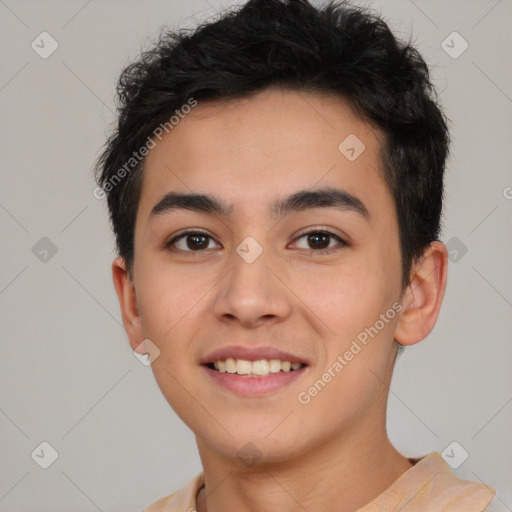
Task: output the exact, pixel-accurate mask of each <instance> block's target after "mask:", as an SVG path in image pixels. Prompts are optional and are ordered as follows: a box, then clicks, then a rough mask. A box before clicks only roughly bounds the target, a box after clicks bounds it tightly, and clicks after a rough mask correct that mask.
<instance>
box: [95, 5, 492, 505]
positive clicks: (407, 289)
mask: <svg viewBox="0 0 512 512" xmlns="http://www.w3.org/2000/svg"><path fill="white" fill-rule="evenodd" d="M118 92H119V95H120V99H121V106H120V117H119V125H118V128H117V130H116V131H115V133H114V134H113V135H112V136H111V138H110V139H109V141H108V144H107V147H106V149H105V152H104V153H103V155H102V156H101V157H100V159H99V160H98V184H99V185H100V186H101V187H102V189H103V190H104V191H105V193H106V194H107V197H108V205H109V209H110V215H111V220H112V223H113V227H114V230H115V234H116V239H117V247H118V251H119V257H117V258H116V259H115V261H114V262H113V265H112V270H113V278H114V284H115V288H116V291H117V294H118V297H119V302H120V306H121V311H122V318H123V323H124V326H125V328H126V332H127V334H128V337H129V340H130V346H131V348H132V349H133V350H134V351H136V352H139V353H141V354H142V353H147V354H148V357H149V360H150V362H151V364H152V369H153V372H154V375H155V378H156V381H157V383H158V385H159V387H160V389H161V390H162V393H163V394H164V396H165V398H166V399H167V400H168V402H169V404H170V405H171V407H172V408H173V409H174V410H175V411H176V413H177V414H178V415H179V416H180V417H181V418H182V420H183V421H184V422H185V423H186V424H187V425H188V426H189V427H190V428H191V429H192V431H193V432H194V434H195V436H196V440H197V446H198V450H199V454H200V457H201V461H202V464H203V471H202V472H201V473H200V474H199V475H197V476H196V477H195V478H194V479H193V480H192V481H191V482H190V483H189V484H188V485H187V486H186V487H184V488H182V489H180V490H179V491H177V492H175V493H174V494H172V495H171V496H167V497H165V498H162V499H161V500H159V501H157V502H156V503H154V504H153V505H151V506H150V507H149V508H147V509H146V510H147V511H153V512H154V511H163V510H166V511H171V510H173V511H178V510H179V511H183V512H185V511H187V510H197V511H199V512H206V511H207V512H221V511H227V510H254V511H256V510H258V511H263V510H279V511H281V512H288V511H290V512H291V511H292V510H293V511H294V510H307V511H310V512H313V511H320V510H322V511H326V512H331V511H332V512H334V511H336V512H354V511H356V510H357V511H359V512H363V511H364V512H370V511H371V512H374V511H384V512H385V511H391V510H414V511H415V512H420V511H427V510H428V511H441V510H443V511H445V510H446V511H450V512H453V511H464V512H472V511H482V510H484V509H485V507H486V506H487V504H488V503H489V502H490V501H491V499H492V497H493V494H494V490H493V489H492V488H490V487H488V486H486V485H483V484H480V483H475V482H469V481H462V480H459V479H457V478H456V477H455V475H454V473H453V472H452V471H451V469H450V468H449V466H448V465H447V464H446V463H445V462H444V460H443V459H442V458H441V456H440V455H439V453H437V452H433V453H431V454H429V455H427V456H425V457H422V458H416V459H408V458H406V457H404V456H403V455H401V454H400V453H399V452H398V451H397V450H396V449H395V448H394V447H393V446H392V444H391V443H390V441H389V439H388V437H387V433H386V403H387V396H388V390H389V384H390V381H391V376H392V372H393V365H394V362H395V358H396V354H397V350H398V348H399V347H403V346H407V345H412V344H414V343H417V342H419V341H421V340H422V339H424V338H425V337H426V336H427V335H428V334H429V332H430V331H431V330H432V328H433V327H434V325H435V322H436V320H437V316H438V313H439V310H440V307H441V303H442V299H443V294H444V290H445V285H446V276H447V250H446V247H445V246H444V245H443V244H442V243H441V242H440V241H438V240H437V238H438V236H439V231H440V218H441V213H442V196H443V171H444V165H445V159H446V155H447V152H448V132H447V127H446V123H445V119H444V116H443V114H442V112H441V110H440V108H439V107H438V106H437V103H436V101H435V97H434V92H433V90H432V87H431V84H430V82H429V78H428V70H427V67H426V65H425V63H424V61H423V60H422V58H421V57H420V55H419V54H418V53H417V51H416V50H415V49H414V48H412V47H411V46H408V45H404V44H402V43H400V42H397V40H396V39H395V38H394V36H393V35H392V33H391V32H390V30H389V29H388V27H387V25H386V24H385V23H384V22H383V21H382V20H380V19H379V18H377V17H374V16H373V15H370V14H369V13H367V12H365V11H363V10H361V9H359V8H354V7H351V6H349V5H347V4H332V5H327V6H323V7H321V8H315V7H313V6H312V5H310V4H309V3H307V1H306V0H289V1H278V0H251V1H249V2H248V3H247V4H246V5H244V6H241V7H239V8H236V9H233V10H231V11H230V12H227V13H226V14H224V15H223V16H222V17H221V18H219V19H218V20H217V21H215V22H212V23H205V24H203V25H202V26H200V27H199V28H198V29H197V30H196V31H195V32H193V33H189V34H188V33H186V32H181V33H174V34H173V33H167V34H165V35H163V36H162V38H161V41H160V42H159V44H158V45H157V46H156V47H155V48H154V49H153V50H151V51H149V52H146V53H145V54H143V56H142V57H141V59H140V60H139V61H138V62H136V63H134V64H132V65H131V66H129V67H128V68H127V69H126V70H125V71H124V72H123V74H122V76H121V79H120V84H119V88H118Z"/></svg>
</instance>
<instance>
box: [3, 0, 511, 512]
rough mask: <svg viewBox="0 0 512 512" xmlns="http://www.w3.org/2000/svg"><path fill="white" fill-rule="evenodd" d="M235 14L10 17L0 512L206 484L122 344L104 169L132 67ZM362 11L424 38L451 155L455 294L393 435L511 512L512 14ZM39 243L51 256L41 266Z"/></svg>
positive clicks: (112, 501) (91, 507) (465, 6)
mask: <svg viewBox="0 0 512 512" xmlns="http://www.w3.org/2000/svg"><path fill="white" fill-rule="evenodd" d="M228 5H233V2H226V1H224V2H221V0H187V1H169V0H166V1H157V0H151V1H145V2H140V1H139V2H136V1H113V0H109V1H100V0H92V1H86V0H80V1H48V2H42V1H38V2H36V1H14V0H4V1H2V0H0V34H1V36H0V37H1V46H0V47H1V52H2V63H3V64H2V69H1V71H0V108H1V112H2V115H1V117H0V123H1V144H2V152H1V159H0V161H1V187H0V226H1V234H2V236H1V240H2V243H1V245H0V252H1V259H0V261H1V273H0V315H1V318H0V329H1V342H2V343H1V357H0V371H1V374H0V375H1V377H0V379H1V380H0V432H1V434H0V435H1V439H2V444H1V447H2V452H1V455H0V460H1V464H0V511H12V512H15V511H50V510H52V511H55V512H58V511H67V510H71V509H72V510H75V511H95V510H102V511H121V510H122V511H135V510H141V509H142V508H143V507H145V506H147V505H149V504H150V503H152V502H153V501H154V500H156V499H157V498H159V497H160V496H163V495H167V494H170V493H171V492H173V491H174V490H176V489H178V488H179V487H181V486H182V485H184V484H185V483H186V482H188V481H189V480H190V479H191V478H192V477H193V476H194V475H195V474H196V473H198V472H199V471H200V470H201V466H200V461H199V457H198V454H197V450H196V447H195V441H194V436H193V435H192V433H191V432H190V431H189V430H188V429H187V428H186V427H185V426H184V425H183V424H182V423H181V421H180V420H179V419H178V418H177V416H176V415H175V414H174V412H173V411H172V410H171V409H170V407H169V406H168V404H167V402H166V401H165V399H164V398H163V397H162V396H161V393H160V391H159V389H158V387H157V385H156V383H155V381H154V379H153V376H152V373H151V369H150V368H147V367H144V366H143V365H142V364H141V363H140V362H139V361H138V360H137V359H136V358H135V357H134V356H133V354H132V352H131V350H130V347H129V345H128V341H127V338H126V335H125V333H124V330H123V328H122V326H121V320H120V312H119V306H118V303H117V298H116V296H115V292H114V288H113V285H112V280H111V274H110V263H111V260H112V259H113V257H114V256H115V253H114V250H113V248H114V245H113V237H112V235H111V233H110V228H109V225H108V218H107V214H106V208H105V204H104V202H103V201H99V200H97V199H95V198H94V197H93V194H92V191H93V189H94V187H95V184H94V181H93V177H92V165H93V162H94V160H95V159H96V157H97V156H98V155H99V152H100V148H101V145H102V144H103V143H104V141H105V134H106V131H107V130H108V127H109V125H110V123H111V122H112V121H113V119H114V115H113V111H114V103H113V98H114V87H115V83H116V80H117V77H118V75H119V72H120V71H121V69H122V67H123V66H124V65H126V64H127V63H128V62H129V61H130V60H132V59H133V58H134V57H136V56H137V54H138V53H139V51H140V49H141V47H145V46H147V45H149V44H150V42H151V38H153V39H154V37H156V34H157V33H158V31H159V28H160V26H161V25H162V24H167V25H169V26H171V27H176V26H178V25H180V26H192V25H194V24H196V23H197V22H198V21H200V20H203V19H205V18H206V17H209V16H212V15H214V14H215V12H217V11H218V10H219V9H221V8H223V7H226V6H228ZM363 5H366V6H371V7H373V8H375V9H377V10H379V11H382V12H383V14H384V15H385V17H386V19H387V20H388V21H389V22H390V25H391V26H392V28H394V29H395V30H396V31H398V33H399V34H400V35H402V36H405V37H408V35H409V34H410V33H412V35H413V40H414V41H415V42H416V44H417V45H418V46H419V48H420V50H421V51H422V53H423V55H424V56H425V57H426V59H427V61H428V62H429V63H430V64H431V65H432V66H433V78H434V81H435V83H436V85H437V87H438V88H439V90H440V91H441V99H442V102H443V104H444V106H445V108H446V110H447V114H448V116H449V118H450V119H451V121H452V136H453V141H454V143H453V148H452V156H451V159H450V161H449V165H448V169H447V176H446V200H447V202H446V209H445V221H444V234H443V237H442V240H443V241H444V242H445V243H448V244H449V247H450V249H451V250H452V251H453V252H452V256H451V258H452V260H453V261H452V262H451V263H450V267H449V279H448V287H447V293H446V296H445V301H444V305H443V309H442V311H441V315H440V318H439V320H438V323H437V325H436V327H435V329H434V331H433V332H432V334H431V335H430V336H429V337H428V338H427V340H425V341H424V342H422V343H420V344H418V345H416V346H413V347H411V348H407V349H406V350H405V352H404V354H403V355H402V357H401V358H400V359H399V361H398V363H397V367H396V369H395V374H394V378H393V383H392V386H391V393H390V400H389V418H388V425H389V435H390V438H391V440H392V441H393V443H394V444H395V445H396V447H397V448H398V449H399V450H401V451H402V453H404V454H405V455H408V456H420V455H424V454H426V453H428V452H430V451H433V450H437V451H439V452H442V451H443V450H444V449H445V448H446V447H447V446H448V445H449V444H450V443H451V442H453V441H457V442H458V443H459V444H460V445H461V446H462V447H463V448H464V449H465V450H466V451H467V452H468V453H469V457H468V459H467V460H466V461H465V462H464V463H463V464H462V465H461V466H460V467H459V468H458V469H457V470H456V474H457V475H458V476H459V477H461V478H467V479H470V480H477V481H478V480H480V479H481V480H483V481H484V482H486V483H488V484H491V485H494V486H495V487H496V489H497V491H498V499H497V500H496V501H497V505H498V506H499V510H503V511H508V510H512V483H511V475H512V455H511V453H512V441H511V432H512V372H511V371H510V367H511V355H512V343H511V338H512V336H511V334H512V333H511V318H512V315H511V312H512V283H511V275H512V272H511V263H510V262H511V261H512V243H511V242H512V230H511V219H512V216H511V213H512V200H511V199H507V196H508V197H509V198H510V197H512V188H510V187H512V174H511V151H510V146H511V141H512V137H511V124H512V123H511V119H512V118H511V110H512V99H511V96H512V84H511V77H512V69H511V67H512V59H511V52H510V48H511V47H512V46H511V39H512V37H511V31H510V22H511V19H512V17H511V14H512V3H511V1H510V0H502V1H495V0H489V1H487V0H481V1H475V0H473V1H468V0H457V1H456V0H452V1H450V2H446V1H445V2H442V1H427V0H415V1H409V0H394V1H386V2H384V1H383V0H381V1H375V2H369V1H367V2H365V3H364V4H363ZM43 31H47V32H49V33H50V34H51V35H52V37H53V38H54V39H55V40H56V41H57V42H58V45H59V46H58V49H57V50H56V51H55V53H53V54H52V55H51V56H50V57H48V58H46V59H43V58H41V57H40V56H39V55H38V54H37V53H36V52H35V51H34V50H33V49H32V48H31V42H32V41H33V40H35V39H36V38H37V37H38V36H39V34H40V33H41V32H43ZM453 31H457V32H458V33H460V34H461V36H462V37H463V38H464V39H465V40H466V41H467V42H468V44H469V47H468V49H467V50H466V51H465V52H464V53H462V55H460V56H459V57H458V58H456V59H454V58H452V57H450V56H449V55H448V54H447V53H446V52H445V51H444V50H443V48H442V47H441V43H442V41H443V40H445V38H446V37H447V36H449V34H451V33H452V32H453ZM148 37H149V39H148ZM452 39H453V37H452ZM448 41H449V44H450V45H451V46H454V49H453V51H457V50H460V48H461V46H460V43H461V41H460V40H458V41H457V40H455V41H454V42H453V43H452V42H450V41H451V39H448ZM46 47H48V46H46ZM507 187H509V188H507ZM43 237H47V238H48V239H49V240H51V242H52V243H53V244H54V245H55V247H56V249H57V252H56V254H54V255H52V253H51V252H48V254H45V253H44V252H41V251H43V250H44V249H45V245H44V244H48V242H47V241H43V242H39V241H40V239H41V238H43ZM38 242H39V244H43V245H42V246H41V245H37V246H36V249H33V247H34V246H35V245H36V244H37V243H38ZM41 247H42V248H41ZM464 247H466V248H467V253H464V250H465V249H464ZM34 253H35V254H34ZM45 257H46V261H44V258H45ZM41 259H43V261H41ZM42 441H46V442H48V443H50V445H52V446H53V447H54V448H55V450H57V452H58V458H57V460H56V461H55V462H54V463H53V464H52V465H51V466H50V467H49V468H48V469H46V470H44V469H42V468H40V467H39V466H38V465H37V464H36V463H35V462H34V460H33V459H32V458H31V453H32V452H33V451H34V449H36V448H37V447H38V446H39V444H40V443H41V442H42ZM457 449H458V448H457ZM458 450H460V449H458Z"/></svg>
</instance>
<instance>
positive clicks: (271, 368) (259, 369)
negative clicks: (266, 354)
mask: <svg viewBox="0 0 512 512" xmlns="http://www.w3.org/2000/svg"><path fill="white" fill-rule="evenodd" d="M213 366H214V367H215V369H216V370H218V371H219V372H227V373H237V374H238V375H251V374H254V375H268V374H269V373H278V372H280V371H281V370H282V371H283V372H289V371H290V370H298V369H299V368H301V367H302V366H303V365H302V364H301V363H294V364H292V363H290V361H281V360H279V359H260V360H259V361H247V360H246V359H233V358H232V357H228V358H227V359H226V360H225V361H220V360H219V361H215V362H214V363H213Z"/></svg>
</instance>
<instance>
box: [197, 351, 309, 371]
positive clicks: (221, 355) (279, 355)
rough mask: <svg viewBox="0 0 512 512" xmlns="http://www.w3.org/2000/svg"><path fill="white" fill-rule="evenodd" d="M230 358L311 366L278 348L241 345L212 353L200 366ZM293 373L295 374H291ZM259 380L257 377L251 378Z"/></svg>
mask: <svg viewBox="0 0 512 512" xmlns="http://www.w3.org/2000/svg"><path fill="white" fill-rule="evenodd" d="M228 357H232V358H234V359H245V360H247V361H259V360H260V359H279V360H280V361H290V363H292V364H293V363H301V364H304V365H306V366H309V362H308V361H307V360H306V359H305V358H303V357H300V356H297V355H294V354H291V353H289V352H283V351H282V350H279V349H278V348H276V347H269V346H267V347H252V348H249V347H244V346H241V345H230V346H227V347H222V348H219V349H217V350H214V351H213V352H210V353H209V354H208V355H206V356H205V357H204V358H202V359H201V361H200V364H202V365H206V364H209V363H214V362H216V361H225V360H226V359H227V358H228ZM291 373H293V372H291ZM251 378H254V379H257V377H251Z"/></svg>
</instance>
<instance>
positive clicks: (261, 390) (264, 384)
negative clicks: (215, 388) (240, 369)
mask: <svg viewBox="0 0 512 512" xmlns="http://www.w3.org/2000/svg"><path fill="white" fill-rule="evenodd" d="M306 368H307V366H303V367H302V368H299V369H298V370H294V371H289V372H279V373H269V374H268V375H265V376H264V377H244V376H243V375H237V374H236V373H226V372H218V371H216V370H212V369H211V368H208V366H204V365H203V369H204V370H205V371H206V373H207V374H208V375H209V376H210V378H211V379H213V381H214V382H215V383H216V384H219V385H220V386H222V387H224V388H226V389H229V390H230V391H233V392H234V393H237V394H239V395H242V396H258V395H266V394H270V393H273V392H275V391H277V390H279V389H281V388H284V387H285V386H287V385H288V384H291V383H292V382H293V381H295V380H296V379H298V378H299V377H300V376H301V375H303V374H304V372H305V370H306Z"/></svg>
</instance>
